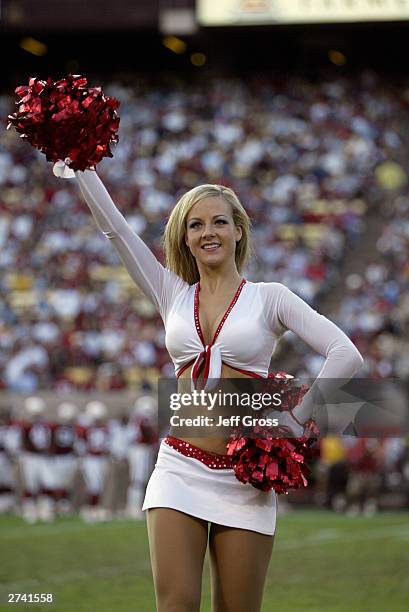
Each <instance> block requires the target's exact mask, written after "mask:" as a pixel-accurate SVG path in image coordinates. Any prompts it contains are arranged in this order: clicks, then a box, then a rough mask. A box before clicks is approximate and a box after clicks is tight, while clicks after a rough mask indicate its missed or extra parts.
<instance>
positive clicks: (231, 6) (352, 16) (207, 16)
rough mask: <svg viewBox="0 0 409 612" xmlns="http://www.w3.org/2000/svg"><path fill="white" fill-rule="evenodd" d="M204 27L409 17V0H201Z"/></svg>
mask: <svg viewBox="0 0 409 612" xmlns="http://www.w3.org/2000/svg"><path fill="white" fill-rule="evenodd" d="M197 18H198V22H199V23H200V24H201V25H204V26H226V25H262V24H274V23H275V24H291V23H294V24H295V23H298V24H303V23H336V22H364V21H406V20H409V0H198V2H197Z"/></svg>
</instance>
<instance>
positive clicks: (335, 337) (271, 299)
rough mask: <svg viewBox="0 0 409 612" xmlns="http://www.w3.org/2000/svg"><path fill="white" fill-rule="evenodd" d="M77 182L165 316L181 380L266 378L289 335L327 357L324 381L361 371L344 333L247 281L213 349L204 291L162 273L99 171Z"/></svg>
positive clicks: (273, 287) (284, 294) (273, 290)
mask: <svg viewBox="0 0 409 612" xmlns="http://www.w3.org/2000/svg"><path fill="white" fill-rule="evenodd" d="M75 176H76V178H77V180H78V182H79V185H80V188H81V191H82V193H83V195H84V198H85V201H86V202H87V204H88V206H89V208H90V209H91V212H92V214H93V216H94V218H95V220H96V223H97V225H98V227H99V229H100V230H101V231H102V233H103V234H104V235H105V236H106V237H107V238H109V240H111V241H112V243H113V244H114V246H115V247H116V249H117V251H118V253H119V256H120V257H121V259H122V261H123V263H124V265H125V266H126V268H127V270H128V272H129V274H130V276H131V277H132V279H133V280H134V281H135V283H136V284H137V285H138V287H139V288H140V289H141V290H142V291H143V293H144V294H145V295H146V297H147V298H148V299H149V300H151V302H153V304H154V305H155V306H156V308H157V310H158V311H159V313H160V315H161V317H162V319H163V322H164V325H165V330H166V347H167V349H168V351H169V354H170V356H171V358H172V361H173V363H174V366H175V373H176V375H177V376H179V375H180V374H181V373H182V372H183V370H184V369H186V368H187V367H188V366H189V365H190V364H193V368H192V375H191V376H192V379H193V384H195V382H196V378H197V375H198V372H199V369H200V368H201V366H203V368H204V369H203V376H204V380H205V381H207V380H208V379H213V382H214V380H218V379H219V378H220V375H221V367H222V362H223V363H225V364H226V365H228V366H230V367H232V368H235V369H237V370H240V371H243V372H246V373H248V374H250V375H253V376H256V377H266V376H267V375H268V368H269V365H270V360H271V356H272V354H273V353H274V350H275V347H276V345H277V342H278V339H279V338H280V336H281V335H282V334H283V333H284V332H285V331H287V330H291V331H293V332H295V333H296V334H297V335H298V336H299V337H300V338H302V339H303V340H304V341H305V342H306V343H307V344H308V345H309V346H310V347H311V348H312V349H314V350H315V351H317V352H318V353H320V354H321V355H323V356H324V357H326V360H325V362H324V364H323V366H322V368H321V370H320V372H319V374H318V377H317V378H331V379H332V378H346V379H349V378H351V377H352V376H353V375H354V374H355V372H356V371H357V370H358V369H359V368H360V367H361V365H362V363H363V359H362V356H361V354H360V353H359V351H358V350H357V348H356V347H355V346H354V344H353V343H352V342H351V340H349V338H348V337H347V336H346V335H345V334H344V332H343V331H342V330H340V329H339V328H338V327H337V326H336V325H335V324H334V323H333V322H332V321H330V320H329V319H327V318H326V317H324V316H323V315H321V314H319V313H318V312H316V311H315V310H314V309H312V308H311V307H310V306H309V305H308V304H307V303H306V302H304V301H303V300H302V299H301V298H300V297H298V296H297V295H296V294H295V293H293V292H292V291H291V290H290V289H288V288H287V287H285V286H284V285H282V284H281V283H275V282H270V283H263V282H259V283H252V282H251V281H248V280H246V279H244V278H243V279H242V282H241V284H240V286H239V288H238V289H237V291H236V294H235V296H234V298H233V300H232V302H231V304H230V306H229V308H228V309H227V311H226V313H225V315H224V317H223V318H222V320H221V322H220V324H219V326H218V328H217V330H216V333H215V335H214V337H213V341H212V343H211V344H210V345H208V346H205V342H204V339H203V334H202V330H201V327H200V320H199V295H200V284H199V283H196V284H195V285H189V284H188V283H186V282H185V281H184V280H183V279H182V278H180V277H179V276H177V275H176V274H175V273H174V272H171V271H169V270H168V269H167V268H164V267H163V266H162V264H161V263H160V262H159V261H158V260H157V259H156V257H155V256H154V254H153V253H152V251H151V250H150V249H149V248H148V247H147V246H146V244H145V243H144V242H143V240H142V239H141V238H140V237H139V236H138V235H137V234H135V232H134V231H133V230H132V228H131V227H130V225H129V224H128V222H127V221H126V220H125V218H124V217H123V215H122V214H121V213H120V212H119V210H118V209H117V208H116V206H115V204H114V202H113V201H112V199H111V197H110V195H109V193H108V192H107V190H106V188H105V186H104V184H103V183H102V181H101V179H100V178H99V176H98V175H97V173H96V172H95V171H92V170H85V172H79V171H78V172H76V173H75ZM209 382H210V381H209ZM205 388H208V387H207V384H206V387H205Z"/></svg>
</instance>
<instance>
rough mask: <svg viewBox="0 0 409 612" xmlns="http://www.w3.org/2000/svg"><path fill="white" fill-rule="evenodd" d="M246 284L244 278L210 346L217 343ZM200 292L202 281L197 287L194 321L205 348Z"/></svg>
mask: <svg viewBox="0 0 409 612" xmlns="http://www.w3.org/2000/svg"><path fill="white" fill-rule="evenodd" d="M245 282H246V279H245V278H242V280H241V283H240V285H239V287H238V289H237V291H236V293H235V294H234V297H233V299H232V301H231V302H230V305H229V307H228V309H227V310H226V312H225V313H224V315H223V318H222V320H221V321H220V323H219V325H218V326H217V329H216V331H215V333H214V336H213V340H212V341H211V343H210V345H209V346H213V344H214V343H215V342H216V338H217V336H218V335H219V334H220V331H221V329H222V327H223V325H224V322H225V321H226V319H227V317H228V316H229V314H230V312H231V309H232V308H233V306H234V305H235V303H236V302H237V300H238V299H239V295H240V293H241V290H242V289H243V285H244V283H245ZM199 291H200V281H199V282H198V283H197V285H196V287H195V300H194V319H195V326H196V330H197V333H198V335H199V338H200V340H201V341H202V344H203V346H206V342H205V339H204V336H203V332H202V328H201V325H200V319H199Z"/></svg>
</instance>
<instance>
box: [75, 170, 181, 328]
mask: <svg viewBox="0 0 409 612" xmlns="http://www.w3.org/2000/svg"><path fill="white" fill-rule="evenodd" d="M75 176H76V179H77V181H78V183H79V186H80V189H81V192H82V194H83V196H84V199H85V201H86V203H87V204H88V206H89V208H90V210H91V213H92V215H93V216H94V218H95V221H96V223H97V226H98V227H99V229H100V230H101V232H102V233H103V234H104V235H105V236H106V237H107V238H109V240H110V241H111V242H112V244H113V245H114V246H115V248H116V250H117V251H118V254H119V256H120V258H121V260H122V261H123V263H124V265H125V267H126V269H127V270H128V272H129V275H130V276H131V278H132V279H133V280H134V282H135V283H136V285H137V286H138V287H139V288H140V289H141V291H142V292H143V293H144V294H145V295H146V297H147V298H148V299H149V300H151V302H152V303H153V304H154V305H155V306H156V308H157V309H158V311H159V312H160V314H161V316H162V319H163V320H164V321H166V317H167V313H168V310H169V307H170V305H171V304H172V302H173V299H174V297H175V295H177V293H178V292H179V291H181V290H183V289H184V288H185V287H187V286H188V285H187V283H186V282H185V281H184V280H183V279H182V278H180V277H179V276H177V275H176V274H175V273H174V272H171V271H170V270H168V269H167V268H164V266H162V264H161V263H160V262H159V261H158V260H157V259H156V257H155V255H154V254H153V253H152V251H151V250H150V249H149V248H148V247H147V245H146V244H145V243H144V241H143V240H142V239H141V238H140V237H139V236H138V235H137V234H136V233H135V232H134V231H133V229H132V228H131V226H130V225H129V223H128V222H127V221H126V219H125V218H124V216H123V215H122V214H121V213H120V211H119V210H118V209H117V207H116V206H115V204H114V202H113V201H112V198H111V196H110V195H109V193H108V191H107V189H106V188H105V186H104V184H103V182H102V181H101V179H100V178H99V176H98V175H97V173H96V172H95V171H93V170H85V171H84V172H80V171H77V172H75Z"/></svg>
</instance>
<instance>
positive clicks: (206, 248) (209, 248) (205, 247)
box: [203, 242, 220, 251]
mask: <svg viewBox="0 0 409 612" xmlns="http://www.w3.org/2000/svg"><path fill="white" fill-rule="evenodd" d="M219 246H220V244H219V243H216V242H214V243H213V244H205V245H204V246H203V248H204V249H205V250H206V251H210V250H213V249H215V248H217V247H219Z"/></svg>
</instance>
